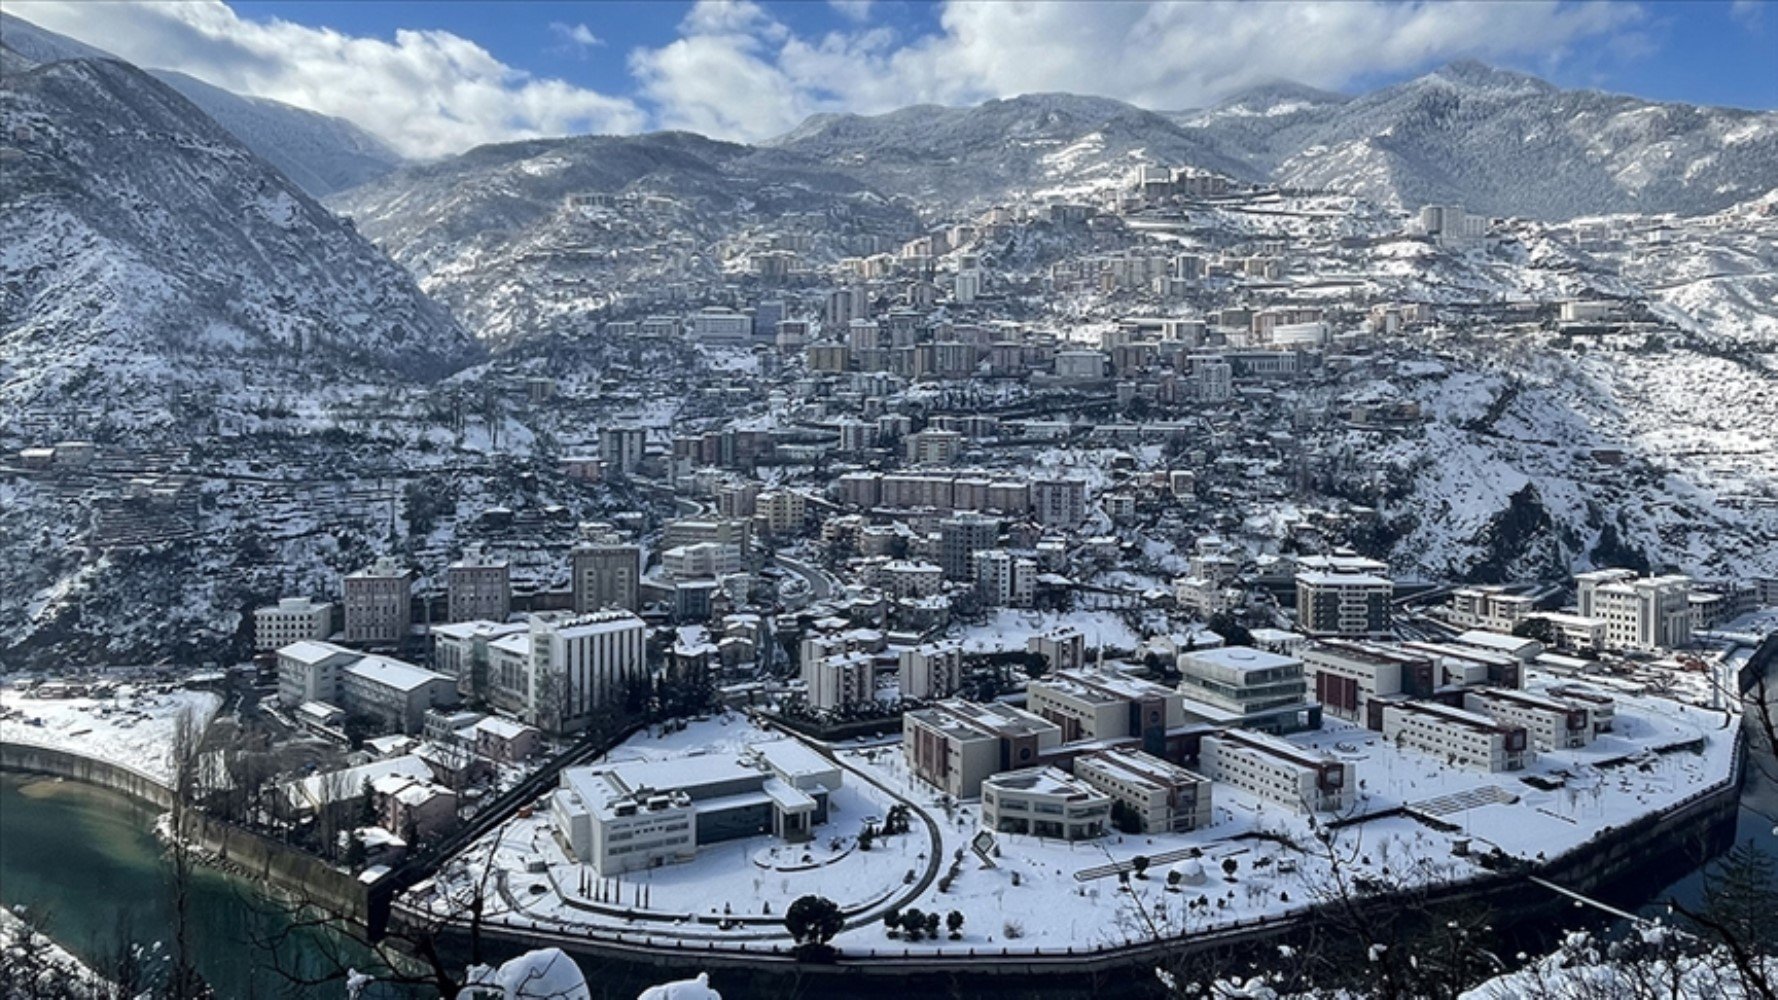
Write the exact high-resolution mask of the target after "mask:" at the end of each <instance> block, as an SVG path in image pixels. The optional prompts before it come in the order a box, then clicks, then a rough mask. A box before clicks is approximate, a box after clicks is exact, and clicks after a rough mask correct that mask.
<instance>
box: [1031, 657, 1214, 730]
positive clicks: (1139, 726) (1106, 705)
mask: <svg viewBox="0 0 1778 1000" xmlns="http://www.w3.org/2000/svg"><path fill="white" fill-rule="evenodd" d="M1184 702H1185V699H1184V698H1183V696H1181V695H1180V693H1179V692H1178V691H1175V690H1173V689H1172V688H1168V687H1165V686H1163V685H1160V684H1155V683H1152V682H1150V681H1145V680H1143V679H1141V678H1139V677H1131V676H1128V675H1126V674H1119V673H1114V672H1111V671H1099V670H1081V669H1075V670H1052V671H1050V672H1049V673H1048V674H1046V675H1045V676H1044V677H1043V678H1042V679H1041V680H1034V681H1032V682H1031V683H1030V684H1028V685H1026V687H1025V710H1026V711H1028V712H1030V713H1032V714H1033V715H1037V716H1039V717H1041V718H1044V719H1047V720H1049V721H1050V722H1053V723H1055V724H1056V725H1057V726H1060V727H1061V729H1062V742H1064V743H1068V742H1072V741H1074V740H1082V739H1085V740H1106V739H1127V738H1130V737H1135V738H1138V739H1143V740H1144V742H1145V744H1147V743H1153V744H1154V745H1156V746H1158V745H1159V743H1160V741H1161V739H1162V738H1163V736H1164V735H1165V733H1166V731H1167V730H1168V729H1172V728H1175V727H1178V726H1182V725H1184V724H1185V708H1184Z"/></svg>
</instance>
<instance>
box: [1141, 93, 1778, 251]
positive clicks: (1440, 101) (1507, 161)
mask: <svg viewBox="0 0 1778 1000" xmlns="http://www.w3.org/2000/svg"><path fill="white" fill-rule="evenodd" d="M1172 117H1173V120H1174V121H1175V122H1176V123H1178V124H1179V125H1181V126H1183V127H1185V128H1186V129H1187V130H1189V131H1190V132H1192V133H1195V134H1199V135H1202V136H1205V137H1207V138H1208V139H1209V140H1211V141H1212V142H1213V143H1214V144H1215V145H1216V146H1217V148H1219V149H1223V150H1225V151H1228V152H1230V153H1231V154H1233V155H1239V156H1240V157H1242V158H1243V159H1244V161H1245V162H1246V164H1247V166H1248V167H1249V168H1250V169H1251V170H1254V171H1257V172H1260V173H1263V174H1265V175H1267V176H1269V177H1271V178H1272V179H1273V180H1275V181H1277V182H1278V183H1279V184H1283V185H1286V186H1289V187H1298V188H1326V189H1331V190H1336V191H1342V192H1346V193H1349V194H1355V195H1359V196H1362V197H1364V198H1367V199H1370V200H1372V201H1375V202H1378V203H1380V204H1385V205H1393V206H1399V207H1406V208H1413V207H1414V206H1417V205H1421V204H1426V203H1431V202H1459V203H1462V204H1463V205H1464V206H1466V207H1467V208H1469V209H1470V210H1472V211H1477V212H1482V213H1486V214H1490V215H1518V216H1525V217H1530V218H1544V219H1561V218H1571V217H1573V216H1577V215H1587V214H1597V213H1609V212H1641V213H1646V214H1659V213H1665V212H1678V213H1681V214H1687V215H1697V214H1703V213H1707V212H1713V211H1717V210H1720V209H1723V208H1726V207H1728V206H1730V205H1733V204H1735V203H1737V202H1740V201H1745V200H1747V199H1749V198H1753V197H1757V196H1758V195H1760V194H1763V193H1764V192H1766V191H1769V190H1771V189H1772V188H1774V187H1778V112H1771V111H1764V112H1758V111H1742V110H1737V109H1733V108H1713V107H1700V106H1696V105H1690V104H1674V103H1662V102H1655V101H1645V100H1642V99H1639V98H1635V97H1628V96H1624V95H1619V94H1605V93H1599V92H1597V91H1587V90H1562V89H1559V88H1557V87H1554V86H1552V85H1550V84H1548V83H1545V82H1544V81H1542V80H1539V79H1537V78H1535V77H1532V76H1527V75H1525V74H1522V73H1513V72H1509V71H1505V70H1498V69H1492V68H1489V67H1487V66H1484V65H1482V64H1480V63H1476V62H1461V63H1454V64H1452V65H1450V66H1446V67H1444V68H1443V69H1440V70H1438V71H1436V72H1433V73H1429V74H1427V75H1425V76H1422V77H1419V78H1417V79H1414V80H1410V81H1407V82H1406V83H1402V84H1398V85H1396V86H1393V87H1388V88H1385V89H1383V90H1379V91H1376V92H1374V93H1370V94H1366V95H1363V96H1361V97H1355V98H1349V99H1347V98H1341V97H1339V96H1338V95H1329V94H1323V93H1320V92H1316V91H1311V90H1309V89H1308V88H1301V87H1294V86H1285V87H1277V88H1264V89H1262V90H1260V91H1259V92H1257V93H1248V94H1243V95H1238V96H1237V97H1235V98H1233V99H1231V100H1230V101H1227V102H1224V103H1223V104H1221V105H1218V106H1217V107H1215V108H1211V109H1209V110H1206V111H1193V112H1184V113H1180V114H1176V115H1174V116H1172Z"/></svg>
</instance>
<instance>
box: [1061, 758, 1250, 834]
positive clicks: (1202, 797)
mask: <svg viewBox="0 0 1778 1000" xmlns="http://www.w3.org/2000/svg"><path fill="white" fill-rule="evenodd" d="M1074 776H1075V777H1076V778H1079V779H1080V780H1081V781H1083V782H1085V783H1087V784H1088V785H1091V786H1092V787H1094V788H1097V789H1098V790H1099V791H1101V792H1104V793H1105V794H1106V795H1109V796H1111V797H1112V798H1113V799H1115V800H1117V801H1118V802H1121V803H1123V804H1124V807H1125V809H1126V810H1128V815H1130V816H1132V817H1134V820H1135V823H1136V826H1137V828H1138V829H1139V830H1140V832H1142V833H1184V832H1186V831H1189V830H1196V829H1199V828H1201V827H1206V826H1209V825H1210V824H1211V822H1212V818H1213V816H1214V815H1215V814H1214V812H1213V811H1212V807H1211V800H1210V793H1211V781H1210V779H1209V778H1206V777H1204V776H1203V775H1201V774H1198V773H1196V772H1194V771H1188V770H1186V769H1185V768H1183V767H1180V766H1179V765H1177V764H1171V763H1168V762H1167V761H1165V760H1162V759H1161V758H1159V757H1156V756H1154V755H1152V754H1148V753H1144V752H1142V751H1140V750H1135V749H1129V748H1113V749H1110V750H1102V751H1100V752H1098V753H1092V754H1087V755H1086V756H1083V757H1076V758H1075V760H1074ZM1114 809H1115V807H1114Z"/></svg>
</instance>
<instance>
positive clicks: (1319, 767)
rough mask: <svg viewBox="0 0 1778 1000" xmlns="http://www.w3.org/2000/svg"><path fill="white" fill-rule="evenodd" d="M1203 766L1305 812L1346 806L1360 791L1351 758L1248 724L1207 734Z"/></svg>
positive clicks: (1209, 773)
mask: <svg viewBox="0 0 1778 1000" xmlns="http://www.w3.org/2000/svg"><path fill="white" fill-rule="evenodd" d="M1198 771H1199V773H1201V774H1203V775H1204V776H1205V777H1207V778H1209V779H1210V780H1211V781H1220V782H1224V783H1226V784H1228V785H1229V786H1231V787H1233V788H1238V789H1240V790H1241V791H1243V792H1246V793H1248V794H1250V795H1255V796H1258V797H1259V798H1262V799H1265V800H1266V801H1268V802H1275V803H1277V804H1278V805H1281V806H1284V807H1285V808H1287V809H1291V810H1294V811H1296V812H1299V813H1309V812H1344V811H1346V810H1348V809H1351V808H1352V803H1353V801H1354V798H1355V796H1356V794H1357V790H1356V787H1355V786H1356V785H1357V780H1356V777H1355V775H1356V772H1355V769H1354V768H1353V766H1352V765H1351V764H1349V763H1347V762H1345V761H1341V760H1336V759H1334V758H1333V757H1330V756H1328V755H1327V754H1324V753H1319V752H1317V751H1313V750H1305V749H1303V748H1302V747H1299V746H1296V745H1294V744H1291V743H1287V742H1285V741H1284V740H1281V739H1279V738H1277V737H1276V736H1270V735H1267V734H1265V733H1259V732H1253V731H1252V730H1247V729H1227V730H1223V731H1221V732H1218V733H1214V734H1212V735H1209V736H1205V737H1204V739H1203V740H1202V742H1201V743H1200V744H1199V749H1198Z"/></svg>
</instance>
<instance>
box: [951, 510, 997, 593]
mask: <svg viewBox="0 0 1778 1000" xmlns="http://www.w3.org/2000/svg"><path fill="white" fill-rule="evenodd" d="M938 537H939V554H938V564H939V567H940V568H941V569H943V570H944V573H945V578H946V579H947V580H973V579H974V578H975V577H974V574H975V554H976V553H977V552H981V551H984V550H988V549H992V548H994V546H995V545H996V544H997V543H998V541H999V539H1000V520H999V519H998V518H993V517H985V516H983V515H981V514H976V513H971V512H965V513H961V514H957V515H954V516H952V517H947V518H945V519H944V520H942V521H940V522H939V523H938Z"/></svg>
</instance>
